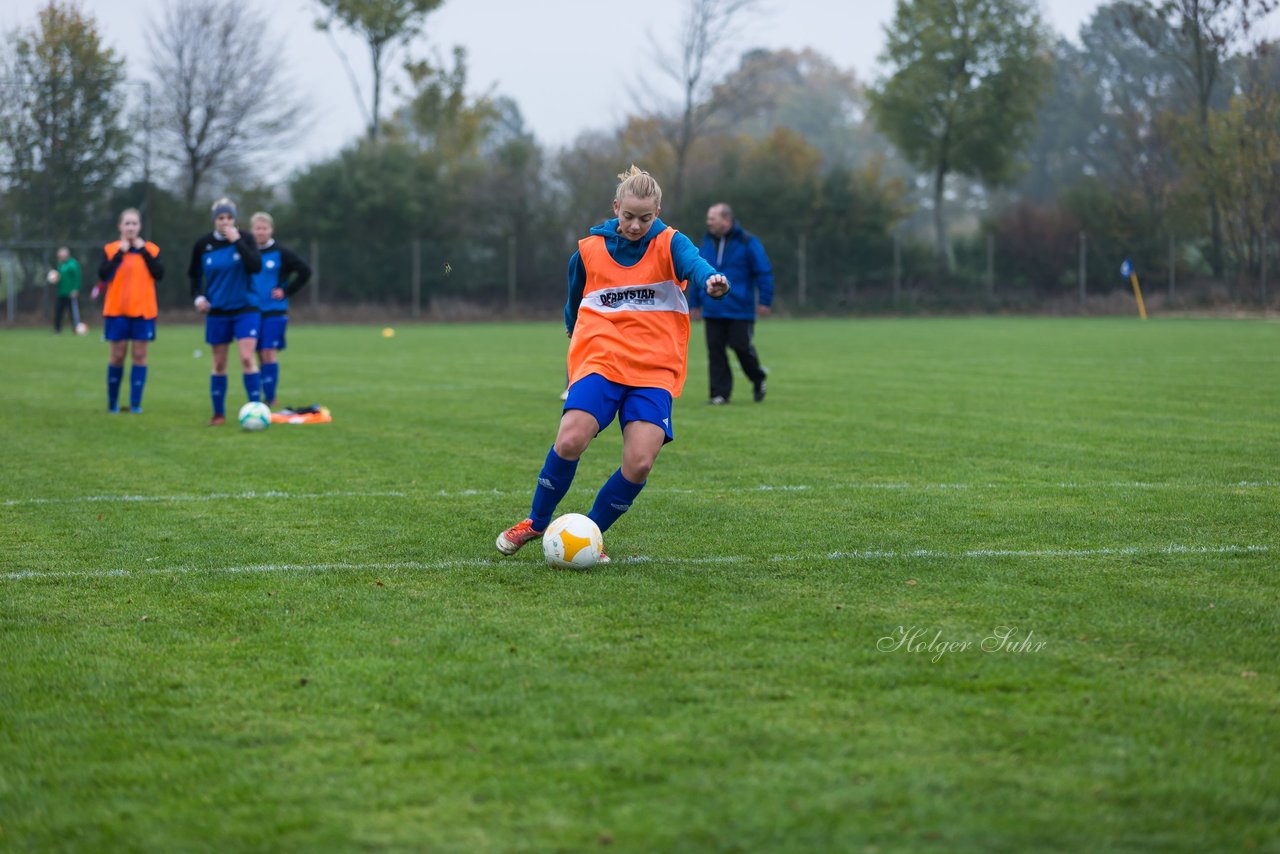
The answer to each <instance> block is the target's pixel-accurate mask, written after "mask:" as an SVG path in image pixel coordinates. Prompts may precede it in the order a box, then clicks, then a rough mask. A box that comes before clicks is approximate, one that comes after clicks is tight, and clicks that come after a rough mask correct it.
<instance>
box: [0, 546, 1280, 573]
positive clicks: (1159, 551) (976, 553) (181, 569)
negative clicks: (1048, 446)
mask: <svg viewBox="0 0 1280 854" xmlns="http://www.w3.org/2000/svg"><path fill="white" fill-rule="evenodd" d="M1270 550H1271V547H1270V546H1183V545H1169V546H1163V547H1159V548H1144V547H1138V546H1125V547H1119V548H1098V549H968V550H963V551H939V550H936V549H901V550H900V549H868V550H860V551H849V552H829V553H827V554H825V555H773V556H771V557H769V558H763V559H761V558H749V557H746V556H743V555H721V556H717V557H691V558H656V557H651V556H648V555H634V556H631V557H625V558H619V559H617V560H616V561H615V562H616V563H619V564H649V563H652V564H656V565H662V566H670V565H675V566H705V565H721V564H736V563H751V562H752V561H763V562H767V563H799V562H802V561H804V562H814V561H830V562H839V563H850V562H862V563H867V562H875V561H884V560H964V559H972V558H985V557H993V558H994V557H998V558H1045V557H1066V558H1093V557H1111V556H1120V557H1144V556H1145V557H1151V556H1158V555H1238V554H1262V553H1265V552H1269V551H1270ZM529 565H530V564H529V563H528V562H527V561H509V560H502V559H498V558H493V559H489V558H472V559H457V560H437V561H397V562H392V563H314V564H307V563H267V564H257V565H251V566H210V567H197V566H177V567H169V568H161V567H147V568H144V569H137V570H129V569H88V570H71V571H70V572H47V571H41V570H23V571H19V572H4V573H0V580H3V581H22V580H25V579H44V578H133V577H140V576H152V575H206V574H207V575H252V574H261V573H291V572H372V571H378V570H393V569H415V570H425V571H431V570H447V569H466V568H485V567H502V566H506V567H510V568H513V569H527V568H529ZM535 565H536V564H535Z"/></svg>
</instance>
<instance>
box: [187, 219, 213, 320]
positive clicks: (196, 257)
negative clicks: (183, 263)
mask: <svg viewBox="0 0 1280 854" xmlns="http://www.w3.org/2000/svg"><path fill="white" fill-rule="evenodd" d="M204 242H205V238H203V237H201V238H200V239H199V240H197V241H196V245H195V246H192V247H191V263H190V264H188V265H187V281H188V282H189V283H190V285H191V296H192V297H194V298H195V306H196V308H198V309H199V310H200V311H208V310H209V298H208V297H206V296H205V295H204V270H203V269H202V268H201V266H200V262H201V259H203V257H204V250H203V248H202V246H203V244H204Z"/></svg>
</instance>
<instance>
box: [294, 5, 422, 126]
mask: <svg viewBox="0 0 1280 854" xmlns="http://www.w3.org/2000/svg"><path fill="white" fill-rule="evenodd" d="M316 2H317V3H319V4H320V6H321V7H322V8H323V9H324V11H325V17H323V18H321V19H320V20H318V21H316V27H317V28H318V29H320V30H321V31H323V32H324V33H325V34H327V35H328V36H329V42H330V44H332V45H333V49H334V50H335V51H337V53H338V57H339V58H340V59H341V60H342V64H343V67H344V68H345V69H346V72H347V79H348V80H350V81H351V88H352V89H353V90H354V91H355V94H356V103H358V104H359V105H360V112H361V113H363V114H364V117H365V121H366V122H367V124H368V127H369V139H374V140H376V139H377V138H378V122H379V121H380V118H379V114H380V111H381V109H382V77H383V74H384V73H385V72H386V65H387V61H388V60H389V59H390V58H391V55H392V54H393V53H394V52H395V50H396V48H397V47H404V46H405V45H407V44H408V43H409V42H410V41H412V40H413V39H414V38H415V37H416V36H417V35H418V34H419V33H420V32H421V31H422V28H423V26H424V25H425V24H426V18H427V15H428V14H430V13H431V12H432V11H434V10H435V8H436V7H437V6H439V5H440V4H441V2H443V0H316ZM334 21H337V22H338V23H340V24H342V25H343V26H345V27H346V28H347V29H349V30H351V31H352V32H353V33H355V34H356V35H358V36H359V37H360V38H361V39H363V40H364V43H365V44H366V45H367V46H368V48H369V66H370V70H371V71H372V72H373V107H372V109H370V108H369V107H368V106H366V105H365V101H364V96H362V95H361V94H360V86H359V83H358V82H357V81H356V76H355V72H354V71H353V70H352V68H351V63H350V62H349V61H348V60H347V55H346V54H345V53H343V52H342V48H340V47H338V42H337V40H336V39H334V38H333V23H334Z"/></svg>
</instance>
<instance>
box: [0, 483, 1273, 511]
mask: <svg viewBox="0 0 1280 854" xmlns="http://www.w3.org/2000/svg"><path fill="white" fill-rule="evenodd" d="M1014 487H1019V488H1023V489H1029V490H1034V489H1043V488H1045V487H1050V488H1057V489H1064V490H1089V489H1139V490H1156V489H1169V490H1176V489H1188V490H1196V491H1203V490H1207V489H1276V488H1280V481H1274V480H1257V481H1250V480H1242V481H1237V482H1235V483H1144V482H1142V481H1118V482H1103V483H1056V484H1037V483H1029V484H1010V483H978V484H970V483H906V482H900V483H894V482H879V481H869V482H863V483H860V482H849V483H827V484H817V485H812V484H805V483H785V484H760V485H758V486H753V487H747V488H746V490H745V491H749V492H810V491H815V490H823V489H850V490H879V489H883V490H897V491H919V492H933V491H947V490H966V489H1008V488H1014ZM729 488H730V487H725V489H729ZM733 489H735V490H737V491H741V489H740V488H737V487H733ZM649 491H650V492H657V493H666V494H672V495H701V494H706V493H711V492H718V491H722V490H720V489H713V488H706V487H704V488H700V489H694V488H689V487H663V486H656V487H650V489H649ZM531 492H532V490H531V489H519V490H504V489H459V490H453V491H450V490H447V489H441V490H437V491H435V492H423V493H419V494H418V495H414V494H413V493H410V492H403V491H385V492H278V491H275V490H267V491H263V492H257V491H248V492H218V493H211V494H209V495H82V496H72V497H68V498H38V497H33V498H10V499H7V500H4V501H0V507H20V506H23V505H29V504H93V503H101V504H117V503H118V504H129V503H166V502H168V503H179V502H192V501H257V500H262V499H280V500H285V501H311V500H317V499H326V498H414V497H430V498H474V497H477V496H486V497H487V496H498V497H506V496H513V495H514V496H520V497H528V496H529V495H530V494H531Z"/></svg>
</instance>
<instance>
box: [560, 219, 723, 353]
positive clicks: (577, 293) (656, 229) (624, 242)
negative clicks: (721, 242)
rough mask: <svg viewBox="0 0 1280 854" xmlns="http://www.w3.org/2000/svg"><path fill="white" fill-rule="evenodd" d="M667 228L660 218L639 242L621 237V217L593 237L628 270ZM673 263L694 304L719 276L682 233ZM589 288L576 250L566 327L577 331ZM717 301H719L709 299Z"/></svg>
mask: <svg viewBox="0 0 1280 854" xmlns="http://www.w3.org/2000/svg"><path fill="white" fill-rule="evenodd" d="M666 228H667V226H666V223H664V222H663V221H662V220H660V219H658V218H657V217H654V218H653V222H652V223H650V224H649V230H648V231H647V232H645V235H644V237H642V238H640V239H639V240H634V241H633V240H628V239H627V238H625V237H623V236H622V235H621V234H618V218H617V217H614V218H613V219H607V220H605V221H604V222H602V223H600V224H599V225H597V226H596V227H595V228H593V229H591V234H598V235H600V236H601V237H603V238H604V243H605V247H606V248H608V250H609V256H610V257H611V258H613V260H615V261H617V262H618V263H619V264H621V265H622V266H624V267H634V266H635V265H636V264H638V263H640V259H641V258H643V257H644V253H645V252H647V251H648V250H649V243H650V242H651V241H652V240H653V238H655V237H657V236H658V235H659V234H661V233H662V232H663V231H665V230H666ZM671 261H672V264H673V266H674V267H675V268H676V276H677V277H678V278H679V279H680V281H682V282H688V285H686V287H685V296H686V298H687V299H688V300H689V304H690V305H692V304H693V301H694V299H695V295H696V296H697V297H699V298H700V297H705V296H706V293H707V291H706V288H707V279H709V278H710V277H712V276H714V275H715V274H716V269H715V268H714V267H712V266H711V265H710V264H708V263H707V262H706V261H704V260H703V259H702V256H701V255H699V254H698V248H697V247H696V246H694V245H693V241H692V240H690V239H689V238H688V237H685V236H684V235H683V234H681V233H680V232H678V231H677V232H676V233H675V235H674V236H673V237H672V238H671ZM726 278H728V279H729V286H730V291H729V293H733V290H732V288H733V279H732V278H731V277H728V276H727V275H726ZM586 287H587V268H586V267H584V266H583V265H582V256H581V255H579V254H578V253H577V252H576V251H575V252H574V253H573V257H572V258H570V259H569V301H568V302H566V303H565V306H564V328H565V329H567V330H569V331H570V332H572V331H573V327H574V325H575V324H576V323H577V322H578V306H579V305H580V304H581V303H582V292H583V291H584V290H586ZM708 301H709V302H713V303H714V302H716V300H708Z"/></svg>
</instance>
